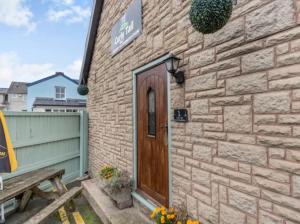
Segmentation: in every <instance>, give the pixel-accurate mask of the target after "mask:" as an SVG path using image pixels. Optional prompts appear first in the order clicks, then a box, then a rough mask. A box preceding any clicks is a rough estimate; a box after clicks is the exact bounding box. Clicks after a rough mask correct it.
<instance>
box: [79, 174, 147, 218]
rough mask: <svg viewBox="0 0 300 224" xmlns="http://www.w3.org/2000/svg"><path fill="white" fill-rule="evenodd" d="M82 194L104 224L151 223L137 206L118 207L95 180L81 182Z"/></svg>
mask: <svg viewBox="0 0 300 224" xmlns="http://www.w3.org/2000/svg"><path fill="white" fill-rule="evenodd" d="M81 184H82V186H83V195H84V196H85V198H86V199H87V200H88V202H89V203H90V205H91V207H92V208H93V209H94V211H95V212H96V214H97V215H98V216H99V217H100V219H101V221H102V222H103V223H104V224H151V223H152V222H151V221H150V220H149V219H147V218H146V217H145V216H144V215H143V214H142V213H140V212H139V211H138V209H137V208H134V207H132V208H127V209H123V210H120V209H118V208H117V207H116V206H115V205H114V203H113V201H112V200H111V199H110V198H109V196H107V195H106V194H105V193H104V192H103V191H101V190H100V189H99V187H98V186H97V184H96V182H95V180H93V179H91V180H86V181H83V182H82V183H81Z"/></svg>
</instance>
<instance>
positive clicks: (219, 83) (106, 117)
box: [88, 0, 300, 224]
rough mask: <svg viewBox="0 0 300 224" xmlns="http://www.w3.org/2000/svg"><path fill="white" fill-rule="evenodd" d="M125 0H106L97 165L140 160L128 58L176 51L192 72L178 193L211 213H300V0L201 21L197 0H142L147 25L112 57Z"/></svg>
mask: <svg viewBox="0 0 300 224" xmlns="http://www.w3.org/2000/svg"><path fill="white" fill-rule="evenodd" d="M130 2H131V1H129V0H124V1H120V0H109V1H105V4H104V11H103V14H102V18H101V24H100V27H99V30H98V37H97V42H96V49H95V51H94V57H93V61H92V65H91V71H90V78H89V88H90V95H89V99H88V110H89V113H90V129H89V131H90V139H89V149H90V155H89V157H90V170H91V173H92V174H96V172H97V171H98V170H99V168H100V167H101V166H102V165H103V164H107V163H108V164H112V165H116V166H118V167H120V168H122V169H126V170H128V171H130V172H131V171H132V166H133V162H132V160H133V152H132V151H133V134H132V133H133V128H132V70H134V69H135V68H137V67H140V66H142V65H144V64H146V63H148V62H151V61H152V60H153V59H155V58H157V57H159V56H161V55H163V54H165V53H168V52H172V53H175V54H176V55H178V56H179V57H180V58H182V59H183V60H182V61H181V69H182V70H184V71H185V74H186V78H187V79H186V83H185V85H184V86H183V87H179V86H177V85H176V84H175V83H174V81H172V85H171V88H172V90H171V95H172V106H173V107H187V108H188V110H189V114H190V118H191V121H190V122H189V123H187V124H179V123H175V122H173V123H172V128H173V130H172V131H173V136H172V179H173V193H172V194H173V199H174V200H173V202H174V204H180V203H184V204H186V205H187V207H188V210H189V212H190V213H191V214H192V215H193V216H195V217H200V219H201V220H202V221H204V223H213V224H216V223H220V224H257V223H259V224H296V223H300V138H299V137H300V26H299V25H300V1H299V0H238V5H237V6H236V7H235V10H234V12H233V15H232V18H231V21H230V22H229V23H228V24H227V25H226V27H225V28H223V29H222V30H220V31H218V32H217V33H214V34H211V35H205V36H203V35H202V34H200V33H197V32H195V31H194V30H193V28H192V27H191V25H190V22H189V18H188V12H189V8H190V3H191V1H190V0H160V1H158V0H143V1H142V2H143V34H142V35H141V36H140V37H139V38H138V39H137V40H136V41H134V42H133V43H132V44H130V45H129V46H127V47H126V48H125V49H124V50H123V51H122V52H120V53H119V54H118V55H116V56H115V57H113V58H112V57H111V54H110V35H111V34H110V30H111V27H112V24H114V23H115V22H116V20H117V19H118V18H119V17H120V16H121V14H122V13H123V12H124V10H125V8H126V7H127V5H128V4H129V3H130Z"/></svg>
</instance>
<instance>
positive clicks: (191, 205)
mask: <svg viewBox="0 0 300 224" xmlns="http://www.w3.org/2000/svg"><path fill="white" fill-rule="evenodd" d="M186 202H187V210H188V211H189V212H190V214H191V215H192V217H194V218H196V217H197V216H198V205H197V199H196V198H194V197H192V196H190V195H187V196H186Z"/></svg>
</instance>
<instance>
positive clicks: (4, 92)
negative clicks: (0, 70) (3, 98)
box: [0, 88, 8, 94]
mask: <svg viewBox="0 0 300 224" xmlns="http://www.w3.org/2000/svg"><path fill="white" fill-rule="evenodd" d="M7 90H8V88H0V94H6V93H7Z"/></svg>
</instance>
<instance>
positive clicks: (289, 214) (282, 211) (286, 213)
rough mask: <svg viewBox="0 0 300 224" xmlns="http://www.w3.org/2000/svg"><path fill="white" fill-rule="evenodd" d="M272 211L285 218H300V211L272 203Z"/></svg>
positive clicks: (296, 219) (297, 219) (294, 219)
mask: <svg viewBox="0 0 300 224" xmlns="http://www.w3.org/2000/svg"><path fill="white" fill-rule="evenodd" d="M273 210H274V213H275V214H278V215H280V216H282V217H285V218H287V219H290V220H293V221H296V222H298V221H299V220H300V212H298V211H294V210H291V209H288V208H285V207H282V206H279V205H274V207H273Z"/></svg>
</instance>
